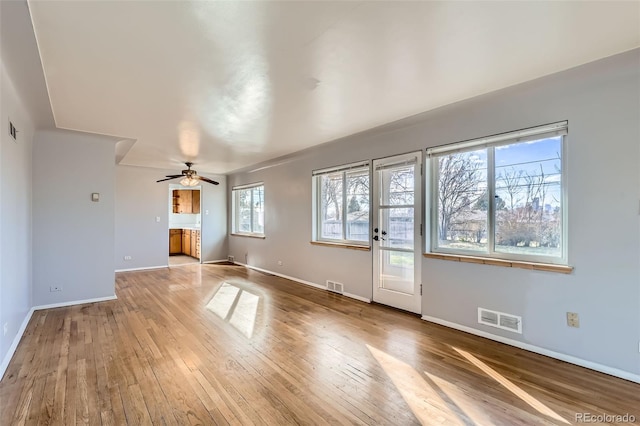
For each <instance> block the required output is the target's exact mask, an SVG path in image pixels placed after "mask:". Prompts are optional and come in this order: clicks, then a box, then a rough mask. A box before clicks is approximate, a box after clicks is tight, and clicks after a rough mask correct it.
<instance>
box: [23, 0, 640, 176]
mask: <svg viewBox="0 0 640 426" xmlns="http://www.w3.org/2000/svg"><path fill="white" fill-rule="evenodd" d="M29 8H30V10H31V16H32V21H33V26H34V29H35V34H36V39H37V43H38V48H39V51H40V57H41V60H42V64H43V69H44V75H45V79H46V83H47V88H48V92H49V99H50V102H51V108H52V111H53V114H54V118H55V123H56V126H57V127H60V128H66V129H73V130H81V131H85V132H93V133H101V134H106V135H113V136H117V137H119V138H122V139H128V140H131V141H134V140H135V143H134V144H132V147H131V149H130V150H129V151H128V152H127V153H126V156H124V159H123V160H122V161H121V164H130V165H141V166H149V167H159V168H178V167H179V166H180V164H179V163H181V162H183V161H186V160H192V161H194V162H195V163H196V168H197V169H198V170H199V171H201V172H210V173H226V172H229V171H232V170H235V169H238V168H242V167H245V166H248V165H252V164H255V163H258V162H261V161H264V160H268V159H271V158H275V157H278V156H282V155H285V154H288V153H291V152H294V151H298V150H301V149H304V148H307V147H310V146H313V145H316V144H320V143H324V142H328V141H331V140H334V139H337V138H339V137H342V136H346V135H350V134H353V133H357V132H359V131H362V130H366V129H369V128H372V127H375V126H378V125H382V124H385V123H389V122H392V121H395V120H398V119H400V118H403V117H407V116H410V115H414V114H417V113H420V112H423V111H427V110H430V109H433V108H437V107H439V106H442V105H446V104H450V103H453V102H456V101H460V100H463V99H467V98H470V97H473V96H476V95H479V94H482V93H486V92H490V91H493V90H497V89H500V88H504V87H507V86H511V85H513V84H516V83H520V82H523V81H527V80H531V79H534V78H537V77H540V76H543V75H547V74H551V73H553V72H557V71H560V70H563V69H567V68H570V67H573V66H576V65H579V64H582V63H586V62H589V61H593V60H595V59H599V58H602V57H606V56H610V55H612V54H615V53H619V52H622V51H625V50H629V49H632V48H636V47H638V46H640V3H638V2H533V1H532V2H398V1H382V2H350V1H344V2H330V1H319V2H267V1H259V2H232V1H230V2H203V1H195V2H184V1H180V2H179V1H167V2H155V1H154V2H151V1H132V2H128V1H126V2H125V1H104V2H101V1H88V2H87V1H85V2H80V1H33V0H31V1H29Z"/></svg>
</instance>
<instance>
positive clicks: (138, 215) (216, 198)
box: [115, 166, 227, 270]
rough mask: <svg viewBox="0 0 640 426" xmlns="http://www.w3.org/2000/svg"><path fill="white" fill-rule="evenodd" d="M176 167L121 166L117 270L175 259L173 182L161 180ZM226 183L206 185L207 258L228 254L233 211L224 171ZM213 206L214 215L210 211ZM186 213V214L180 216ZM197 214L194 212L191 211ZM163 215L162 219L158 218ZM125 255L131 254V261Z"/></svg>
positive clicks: (203, 231) (203, 218)
mask: <svg viewBox="0 0 640 426" xmlns="http://www.w3.org/2000/svg"><path fill="white" fill-rule="evenodd" d="M174 173H175V170H161V169H153V168H145V167H134V166H117V168H116V220H115V223H116V227H115V239H116V243H115V244H116V249H115V269H116V270H122V269H136V268H153V267H162V266H166V265H167V262H168V258H169V223H168V221H169V204H168V202H169V201H168V200H169V185H170V183H169V182H168V181H167V182H160V183H157V182H156V180H158V179H160V178H162V177H163V176H165V175H168V174H174ZM208 177H210V178H211V179H214V180H217V181H219V182H220V185H217V186H214V185H210V184H203V185H202V188H201V190H202V202H201V212H202V216H201V238H200V240H201V255H202V261H203V262H206V261H211V260H219V259H226V253H227V246H226V235H227V227H226V226H227V214H226V210H227V208H226V201H225V200H226V199H225V187H226V180H225V177H224V176H208ZM205 210H209V214H208V215H207V214H206V213H205ZM175 216H182V215H175ZM187 216H192V215H187ZM156 217H160V222H156ZM124 256H131V257H132V259H131V260H130V261H125V260H124Z"/></svg>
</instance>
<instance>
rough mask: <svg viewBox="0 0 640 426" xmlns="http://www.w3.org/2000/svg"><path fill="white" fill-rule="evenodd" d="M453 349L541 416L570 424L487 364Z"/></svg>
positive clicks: (467, 353) (464, 352)
mask: <svg viewBox="0 0 640 426" xmlns="http://www.w3.org/2000/svg"><path fill="white" fill-rule="evenodd" d="M453 349H454V350H455V351H456V352H458V353H459V354H460V355H462V356H463V357H464V358H465V359H466V360H467V361H469V362H470V363H471V364H473V365H475V366H476V367H478V368H479V369H480V370H482V372H484V373H485V374H486V375H487V376H489V377H491V378H492V379H494V380H495V381H497V382H498V383H500V384H501V385H502V386H504V387H505V388H507V389H508V390H509V391H511V392H512V393H513V394H514V395H516V396H517V397H518V398H520V399H522V400H523V401H524V402H526V403H527V404H529V405H530V406H531V407H533V408H535V409H536V410H538V412H540V413H541V414H544V415H546V416H549V417H551V418H553V419H555V420H558V421H560V422H562V423H566V424H570V423H569V422H568V421H566V420H565V419H564V418H562V417H561V416H560V415H559V414H558V413H556V412H555V411H553V410H552V409H551V408H549V407H547V406H546V405H544V404H543V403H542V402H540V401H538V400H537V399H536V398H534V397H533V396H531V395H530V394H529V393H527V392H525V391H524V390H523V389H521V388H520V387H518V386H517V385H515V384H514V383H512V382H511V381H509V380H508V379H507V378H506V377H504V376H503V375H502V374H500V373H498V372H497V371H495V370H494V369H493V368H491V367H489V366H488V365H487V364H485V363H484V362H482V361H480V360H479V359H478V358H476V357H475V356H473V355H471V354H470V353H469V352H467V351H463V350H462V349H458V348H455V347H454V348H453Z"/></svg>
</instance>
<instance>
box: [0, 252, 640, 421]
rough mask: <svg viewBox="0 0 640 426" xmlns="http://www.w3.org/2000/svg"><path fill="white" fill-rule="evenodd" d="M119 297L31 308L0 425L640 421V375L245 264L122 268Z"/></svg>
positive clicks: (2, 396)
mask: <svg viewBox="0 0 640 426" xmlns="http://www.w3.org/2000/svg"><path fill="white" fill-rule="evenodd" d="M116 294H117V296H118V299H117V300H114V301H108V302H101V303H93V304H87V305H78V306H73V307H67V308H58V309H49V310H43V311H37V312H35V314H34V315H33V317H32V319H31V322H30V323H29V326H28V327H27V330H26V332H25V336H24V338H23V339H22V341H21V342H20V345H19V346H18V349H17V352H16V354H15V356H14V358H13V360H12V361H11V363H10V365H9V367H8V370H7V372H6V374H5V377H4V379H3V380H2V382H0V424H1V425H21V424H29V425H36V424H54V425H72V424H89V425H100V424H103V425H124V424H131V425H137V424H155V425H187V424H203V425H214V424H220V425H226V424H230V425H237V424H242V425H244V424H247V425H252V424H256V425H285V424H303V425H308V424H383V425H413V424H420V423H422V424H446V425H449V424H466V425H474V424H475V425H493V424H495V425H534V424H535V425H539V424H540V425H544V424H575V423H577V422H578V420H579V418H576V414H577V413H589V414H591V415H603V414H608V415H624V414H626V413H628V414H629V416H635V422H636V424H638V423H639V422H640V385H638V384H635V383H631V382H628V381H625V380H621V379H616V378H613V377H610V376H607V375H604V374H600V373H597V372H594V371H590V370H587V369H584V368H581V367H577V366H574V365H570V364H566V363H563V362H561V361H557V360H553V359H551V358H547V357H544V356H540V355H536V354H532V353H529V352H526V351H522V350H519V349H516V348H512V347H509V346H505V345H502V344H499V343H496V342H492V341H489V340H486V339H482V338H479V337H476V336H472V335H469V334H466V333H461V332H458V331H454V330H450V329H448V328H445V327H441V326H438V325H434V324H430V323H427V322H425V321H422V320H421V319H420V318H419V317H417V316H415V315H411V314H407V313H403V312H399V311H396V310H394V309H391V308H387V307H384V306H380V305H375V304H372V305H369V304H366V303H361V302H358V301H354V300H351V299H349V298H346V297H342V296H339V295H336V294H332V293H329V292H326V291H322V290H318V289H314V288H311V287H307V286H304V285H301V284H298V283H293V282H291V281H288V280H285V279H282V278H278V277H274V276H269V275H266V274H262V273H260V272H256V271H252V270H247V269H245V268H243V267H239V266H229V265H187V266H181V267H173V268H167V269H160V270H154V271H141V272H124V273H118V274H117V282H116ZM207 305H209V308H207ZM583 418H584V417H583ZM627 419H628V418H627ZM604 420H610V421H608V422H607V421H605V422H604V423H611V424H624V421H623V420H624V419H622V418H619V419H616V418H608V419H604Z"/></svg>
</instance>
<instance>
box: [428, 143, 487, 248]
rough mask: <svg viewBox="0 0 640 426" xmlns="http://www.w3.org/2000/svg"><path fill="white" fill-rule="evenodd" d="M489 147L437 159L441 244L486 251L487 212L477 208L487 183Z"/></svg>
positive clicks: (441, 245) (439, 240)
mask: <svg viewBox="0 0 640 426" xmlns="http://www.w3.org/2000/svg"><path fill="white" fill-rule="evenodd" d="M486 176H487V162H486V150H478V151H470V152H461V153H455V154H450V155H445V156H442V157H439V158H438V245H439V246H440V247H451V248H460V249H465V250H486V230H487V212H486V209H485V210H484V211H483V209H481V208H477V207H478V203H479V201H480V200H481V199H482V196H483V194H486V189H487V183H486V179H487V178H486Z"/></svg>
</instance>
